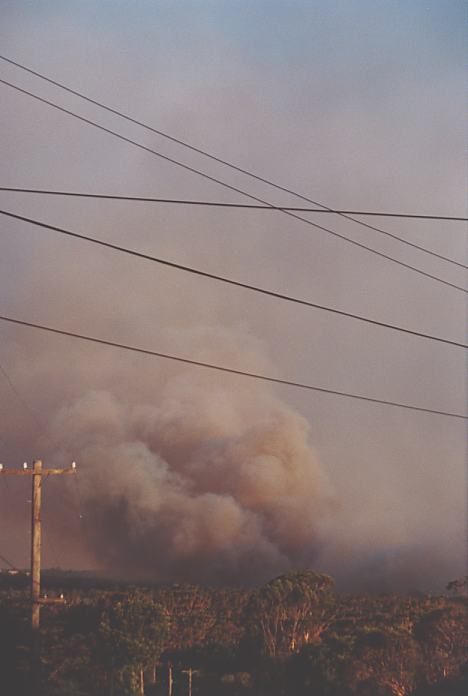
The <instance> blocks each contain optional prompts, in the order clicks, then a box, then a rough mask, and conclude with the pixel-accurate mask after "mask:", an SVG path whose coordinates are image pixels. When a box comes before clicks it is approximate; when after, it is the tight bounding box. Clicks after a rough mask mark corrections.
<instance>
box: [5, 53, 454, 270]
mask: <svg viewBox="0 0 468 696" xmlns="http://www.w3.org/2000/svg"><path fill="white" fill-rule="evenodd" d="M0 59H1V60H3V61H4V62H6V63H10V65H14V66H15V67H17V68H20V69H21V70H24V71H25V72H27V73H30V74H31V75H34V76H35V77H39V78H40V79H41V80H44V81H45V82H48V83H49V84H52V85H54V86H55V87H59V88H60V89H63V90H64V91H65V92H68V93H69V94H73V95H74V96H76V97H79V98H80V99H83V100H84V101H86V102H88V103H89V104H93V105H94V106H98V107H99V108H101V109H104V110H105V111H107V112H109V113H111V114H114V115H115V116H119V118H123V119H124V120H126V121H129V122H130V123H134V124H135V125H137V126H140V127H141V128H144V129H145V130H147V131H150V132H151V133H155V134H156V135H159V136H161V137H162V138H165V139H166V140H170V141H171V142H173V143H177V145H181V146H182V147H185V148H187V149H188V150H191V151H192V152H196V153H197V154H199V155H203V156H204V157H207V158H208V159H211V160H212V161H214V162H218V164H222V165H224V166H226V167H229V168H230V169H233V170H235V171H237V172H240V173H241V174H245V175H246V176H249V177H250V178H252V179H255V180H256V181H261V182H262V183H264V184H267V185H268V186H272V187H273V188H275V189H277V190H279V191H283V192H284V193H288V194H290V195H292V196H295V197H296V198H300V199H301V200H303V201H307V202H308V203H312V204H313V205H316V206H320V208H321V209H323V210H322V212H327V213H336V214H337V215H341V216H342V217H345V218H346V219H348V220H350V221H352V222H355V223H356V224H358V225H362V226H364V227H367V228H368V229H372V230H374V231H375V232H380V233H381V234H385V235H388V236H390V237H393V238H394V239H397V240H399V241H400V242H403V243H405V244H409V245H410V246H414V247H415V248H417V249H420V250H421V251H427V250H426V249H424V248H423V247H419V246H418V245H415V244H412V243H411V242H408V241H407V240H405V239H402V238H401V237H398V236H397V235H393V234H391V233H390V232H387V231H386V230H382V229H380V228H378V227H375V226H373V225H369V224H367V223H365V222H363V221H362V220H355V219H354V218H352V217H349V216H350V215H367V213H362V212H359V211H351V210H333V209H332V208H330V207H329V206H327V205H325V204H324V203H320V202H319V201H315V200H313V199H312V198H310V197H308V196H304V195H303V194H300V193H298V192H297V191H293V190H292V189H289V188H287V187H285V186H281V185H280V184H277V183H276V182H274V181H271V179H267V178H266V177H263V176H260V175H259V174H256V173H255V172H252V171H250V170H249V169H245V168H243V167H240V166H239V165H236V164H233V163H232V162H229V161H228V160H225V159H222V158H221V157H218V156H216V155H213V154H212V153H211V152H208V151H207V150H204V149H202V148H200V147H195V146H194V145H191V144H190V143H188V142H186V141H185V140H182V139H181V138H176V137H175V136H173V135H170V134H169V133H167V132H165V131H162V130H159V129H157V128H154V127H153V126H149V125H148V124H147V123H144V122H143V121H140V120H138V119H136V118H134V117H132V116H129V115H128V114H125V113H124V112H122V111H119V110H118V109H113V108H112V107H110V106H108V105H107V104H103V103H102V102H100V101H97V99H92V98H91V97H88V96H87V95H86V94H83V92H78V91H77V90H74V89H72V88H71V87H68V86H67V85H64V84H63V83H62V82H58V81H57V80H53V79H52V78H50V77H48V76H47V75H44V74H43V73H40V72H38V71H36V70H33V69H32V68H28V67H27V66H25V65H23V64H21V63H18V62H17V61H14V60H12V59H11V58H7V57H6V56H2V55H0ZM282 209H283V210H291V209H290V208H282ZM298 210H300V209H298ZM304 212H305V211H304ZM310 212H312V211H310ZM313 212H320V211H313ZM377 214H378V215H382V214H381V213H377ZM383 215H385V216H386V217H390V215H389V214H388V213H383ZM392 217H424V218H428V219H455V218H443V217H439V216H435V217H433V216H419V215H418V216H416V215H404V216H403V215H393V216H392ZM458 219H459V220H466V218H458ZM440 258H443V259H444V260H446V261H450V260H451V259H447V258H446V257H442V256H441V257H440ZM465 268H466V267H465Z"/></svg>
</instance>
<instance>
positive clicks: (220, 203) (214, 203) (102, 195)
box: [0, 186, 468, 268]
mask: <svg viewBox="0 0 468 696" xmlns="http://www.w3.org/2000/svg"><path fill="white" fill-rule="evenodd" d="M0 191H9V192H11V193H37V194H40V195H47V196H74V197H76V198H98V199H100V198H104V199H106V200H116V201H141V202H143V203H173V204H177V205H195V206H196V205H199V206H208V207H215V208H247V209H251V210H271V211H275V210H291V211H293V212H294V211H296V212H302V213H333V214H335V215H340V214H344V213H346V214H348V213H349V214H350V215H370V216H372V217H374V216H380V217H394V218H413V219H417V220H448V221H450V222H467V221H468V218H467V217H454V216H453V215H422V214H419V213H388V212H382V211H376V210H335V209H332V208H325V209H324V208H300V207H297V206H288V205H255V204H253V203H224V202H223V201H200V200H188V199H181V198H154V197H150V196H119V195H115V194H110V193H86V192H80V191H52V190H50V189H35V188H19V187H16V186H0ZM425 251H427V249H425ZM465 268H466V267H465Z"/></svg>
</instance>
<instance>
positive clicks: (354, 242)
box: [0, 79, 468, 293]
mask: <svg viewBox="0 0 468 696" xmlns="http://www.w3.org/2000/svg"><path fill="white" fill-rule="evenodd" d="M0 83H1V84H4V85H6V86H7V87H11V88H12V89H14V90H16V91H17V92H20V93H22V94H25V95H27V96H29V97H32V98H33V99H36V100H37V101H39V102H41V103H43V104H47V105H48V106H51V107H52V108H54V109H56V110H57V111H60V112H62V113H65V114H67V115H69V116H72V117H73V118H76V119H77V120H79V121H81V122H82V123H87V124H88V125H90V126H93V127H94V128H97V129H98V130H101V131H103V132H104V133H108V134H109V135H112V136H114V137H115V138H118V139H119V140H122V141H123V142H126V143H129V144H130V145H134V146H135V147H138V148H139V149H140V150H144V151H145V152H149V153H151V154H153V155H155V156H156V157H159V158H160V159H162V160H164V161H166V162H170V163H171V164H174V165H176V166H177V167H181V168H182V169H184V170H186V171H189V172H192V173H193V174H197V175H198V176H201V177H203V178H204V179H206V180H208V181H212V182H213V183H216V184H219V185H220V186H223V187H224V188H226V189H229V190H230V191H234V192H235V193H240V194H242V195H243V196H246V197H248V198H250V199H251V200H254V201H257V203H262V204H264V205H267V206H268V207H269V208H272V209H275V210H277V211H278V212H280V213H283V214H284V215H288V217H291V218H293V219H295V220H299V221H301V222H304V223H305V224H306V225H310V226H311V227H314V228H316V229H319V230H322V231H324V232H327V233H328V234H331V235H333V236H334V237H337V238H339V239H342V240H343V241H346V242H347V243H349V244H352V245H353V246H356V247H358V248H360V249H365V250H366V251H368V252H370V253H372V254H375V255H377V256H379V257H381V258H383V259H386V260H387V261H391V262H392V263H396V264H397V265H399V266H402V267H403V268H407V269H409V270H411V271H414V272H415V273H418V274H419V275H421V276H424V277H426V278H430V279H431V280H435V281H436V282H438V283H442V284H443V285H446V286H448V287H451V288H453V289H455V290H459V291H460V292H464V293H467V292H468V290H466V289H465V288H464V287H461V286H460V285H456V284H455V283H451V282H449V281H448V280H444V279H443V278H439V276H435V275H433V274H432V273H428V272H427V271H423V270H421V269H420V268H417V267H415V266H412V265H411V264H408V263H405V262H404V261H400V260H398V259H395V258H394V257H393V256H390V255H389V254H385V253H383V252H381V251H377V250H376V249H373V248H372V247H369V246H367V245H365V244H362V243H361V242H358V241H357V240H355V239H350V238H349V237H346V236H345V235H343V234H340V233H339V232H336V231H335V230H331V229H330V228H328V227H324V226H323V225H319V224H318V223H316V222H312V220H309V219H307V218H304V217H302V216H300V215H297V214H296V213H293V212H290V211H288V210H284V209H283V208H278V207H277V206H275V205H274V204H272V203H269V202H268V201H266V200H264V199H262V198H259V197H258V196H254V195H253V194H251V193H247V192H246V191H244V190H242V189H240V188H238V187H236V186H232V185H231V184H228V183H227V182H225V181H222V180H221V179H218V178H216V177H214V176H211V175H210V174H206V173H205V172H203V171H201V170H199V169H196V168H195V167H191V166H190V165H188V164H185V163H183V162H180V161H179V160H176V159H174V158H173V157H169V156H168V155H164V154H162V153H161V152H158V151H157V150H154V149H153V148H150V147H147V146H146V145H143V144H142V143H139V142H138V141H136V140H132V139H131V138H127V137H126V136H125V135H122V134H121V133H118V132H117V131H114V130H112V129H110V128H107V127H106V126H102V125H101V124H99V123H96V122H95V121H92V120H91V119H89V118H85V117H84V116H80V115H79V114H77V113H75V112H74V111H71V110H70V109H65V108H64V107H62V106H59V105H58V104H56V103H55V102H52V101H50V100H48V99H44V98H43V97H40V96H39V95H37V94H34V93H33V92H30V91H28V90H26V89H23V88H22V87H19V86H18V85H15V84H13V83H11V82H8V81H7V80H3V79H0ZM364 224H366V223H364Z"/></svg>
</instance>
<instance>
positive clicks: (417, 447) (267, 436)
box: [0, 0, 466, 590]
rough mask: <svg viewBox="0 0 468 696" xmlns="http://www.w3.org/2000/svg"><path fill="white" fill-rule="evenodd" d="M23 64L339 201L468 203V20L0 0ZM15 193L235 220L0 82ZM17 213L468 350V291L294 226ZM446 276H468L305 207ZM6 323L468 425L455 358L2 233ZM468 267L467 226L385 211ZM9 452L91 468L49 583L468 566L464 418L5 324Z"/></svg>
mask: <svg viewBox="0 0 468 696" xmlns="http://www.w3.org/2000/svg"><path fill="white" fill-rule="evenodd" d="M0 8H1V14H2V17H1V20H2V21H1V29H0V35H1V45H2V52H3V53H4V54H6V55H8V56H10V57H12V58H14V59H16V60H18V61H20V62H24V63H25V64H27V65H30V66H31V67H33V68H35V69H37V70H39V71H40V72H44V73H46V74H48V75H50V76H52V77H55V78H56V79H58V80H60V81H63V82H65V83H66V84H68V85H70V86H72V87H74V88H75V89H78V90H82V91H84V92H85V93H87V94H89V95H90V96H93V97H95V98H97V99H99V100H102V101H103V102H105V103H107V104H109V105H111V106H114V107H115V108H118V109H122V110H123V111H125V112H128V113H129V114H131V115H133V116H136V117H137V118H140V119H141V120H143V121H145V122H147V123H149V124H151V125H153V126H155V127H156V128H159V129H162V130H166V131H168V132H170V133H171V134H172V135H174V136H176V137H180V138H182V139H186V140H188V141H190V142H191V143H193V144H195V145H197V146H199V147H202V148H206V149H208V150H210V151H212V152H213V153H215V154H217V155H219V156H221V157H223V158H226V159H228V160H231V161H233V162H235V163H238V164H240V165H241V166H245V167H247V168H250V169H252V170H254V171H256V172H258V173H260V174H263V175H265V176H267V177H268V178H271V179H272V180H274V181H278V182H279V183H281V184H283V185H285V186H288V187H291V188H293V189H295V190H297V191H299V192H302V193H303V194H305V195H308V196H311V197H312V198H314V199H315V200H319V201H321V202H324V203H326V204H327V205H330V206H335V207H338V208H339V207H342V208H362V209H376V210H377V209H381V210H395V211H409V212H413V211H415V212H419V211H422V212H428V213H432V212H433V213H439V214H449V215H450V214H461V215H463V214H464V213H465V198H464V190H465V184H466V179H465V173H464V153H463V150H464V131H465V125H464V117H463V108H464V106H463V99H464V83H463V77H462V74H463V72H462V71H463V66H464V48H463V44H464V23H465V16H464V15H465V7H464V3H462V2H461V1H460V2H458V1H457V0H453V1H452V2H449V3H446V2H440V1H434V0H429V1H426V2H419V0H415V1H413V2H411V3H406V2H397V1H393V2H383V1H382V2H380V1H379V2H375V1H373V2H370V1H367V0H351V1H350V0H347V1H341V2H340V1H338V2H333V3H330V2H315V1H313V2H303V1H300V0H297V1H295V2H290V1H286V0H283V1H279V2H266V1H263V0H257V1H256V2H247V1H246V0H245V1H244V0H239V1H226V2H224V1H222V2H210V1H209V0H199V1H195V0H194V1H192V2H189V1H183V2H146V1H143V0H141V1H139V2H128V1H126V2H124V1H123V0H122V1H120V2H118V1H116V2H101V3H96V2H83V1H80V2H78V1H75V0H70V1H69V2H66V3H63V2H53V1H51V2H43V1H39V2H35V3H28V2H24V1H23V0H15V1H14V2H1V3H0ZM0 68H1V70H0V72H1V75H2V76H3V77H4V78H5V79H7V80H10V81H13V82H16V83H18V84H20V85H21V86H23V87H25V88H26V89H31V90H32V91H35V92H36V93H40V94H41V95H42V96H45V97H46V98H49V99H52V100H54V101H57V102H59V103H60V104H62V105H63V106H65V107H67V108H71V109H73V110H76V111H78V112H79V113H80V114H82V115H84V116H87V117H89V118H92V119H94V120H98V121H99V122H100V123H102V124H103V125H105V126H107V127H110V128H113V129H116V130H119V131H120V132H121V133H122V134H124V135H127V136H128V137H131V138H134V139H137V140H139V141H140V142H142V143H143V144H145V145H147V146H149V147H152V148H155V149H158V150H160V151H161V152H162V153H164V154H167V155H169V156H171V157H175V158H177V159H180V160H182V161H184V162H186V163H187V164H189V165H191V166H195V167H198V168H204V169H205V170H206V171H207V172H209V173H210V174H211V175H213V176H218V177H220V178H223V179H224V180H226V181H228V182H229V183H231V184H232V185H235V186H238V187H240V188H244V189H246V190H248V191H249V192H251V193H253V194H254V195H258V196H260V197H263V198H265V199H266V200H269V201H271V202H275V203H277V204H283V205H286V204H293V205H294V204H298V201H297V199H296V200H295V199H294V198H292V197H289V196H287V195H286V194H281V195H280V193H279V192H278V191H274V190H273V189H271V188H269V187H268V186H264V185H260V184H259V183H258V182H254V181H252V180H249V179H247V178H246V177H244V176H242V175H240V174H235V173H233V172H232V171H230V170H227V169H225V168H223V167H222V166H220V165H215V164H214V163H213V162H209V161H206V160H203V158H201V157H200V156H196V155H195V154H194V153H190V152H188V151H185V150H183V149H182V148H180V147H178V146H176V145H174V144H170V143H168V142H167V141H165V140H163V139H162V138H159V137H158V136H156V135H154V134H149V133H148V132H145V131H143V130H141V129H139V128H137V127H136V126H131V125H130V124H128V123H125V122H122V121H119V120H118V119H117V118H116V117H112V116H111V115H109V114H105V113H104V112H101V111H100V110H99V109H97V108H94V107H91V106H90V105H86V104H84V103H82V102H80V100H78V99H77V98H73V97H71V96H70V95H66V94H64V93H61V92H60V90H58V89H56V88H53V87H52V86H50V85H46V84H45V83H41V82H40V81H39V80H37V79H34V78H33V77H31V76H27V75H26V74H25V73H21V71H19V70H17V69H14V68H13V67H12V66H7V65H6V64H2V65H1V66H0ZM0 94H1V119H2V123H1V126H2V156H1V183H2V185H7V186H8V185H10V186H22V187H36V188H51V189H70V190H78V191H92V192H101V193H116V194H130V195H131V194H134V195H142V196H157V197H168V198H177V197H180V198H193V199H197V198H204V199H211V200H224V201H231V202H232V201H240V200H241V197H240V196H237V197H236V196H235V195H234V194H232V193H229V192H227V191H226V190H224V189H222V188H220V187H217V186H216V185H215V184H212V183H209V182H206V181H203V180H202V179H200V178H197V177H196V176H194V175H191V174H189V173H188V172H183V171H182V170H180V169H177V168H176V167H174V166H172V165H170V164H168V163H165V162H163V161H162V160H158V159H157V158H155V157H153V156H152V155H150V154H147V153H144V152H142V151H140V150H137V149H135V148H132V147H131V146H129V145H127V144H125V143H122V142H119V141H117V140H115V139H113V138H112V137H111V136H108V135H106V134H104V133H102V132H98V131H96V130H93V129H92V128H90V127H86V126H85V125H83V124H80V123H78V122H76V121H74V120H73V119H71V118H69V117H67V116H65V115H63V114H59V113H57V112H54V111H52V110H50V109H49V108H47V107H45V106H44V105H41V104H38V103H36V102H34V101H32V100H29V99H28V98H27V97H25V96H23V95H20V94H18V93H15V92H13V91H11V90H10V89H9V88H7V87H5V86H1V91H0ZM1 207H2V208H4V209H6V210H10V211H12V212H16V213H19V214H24V215H29V216H31V217H34V218H38V219H40V220H43V221H45V222H48V223H50V224H55V225H59V226H63V227H66V228H69V229H71V230H74V231H78V232H82V233H84V234H89V235H91V236H96V237H99V238H102V239H106V240H110V241H113V242H115V243H120V244H123V245H126V246H130V247H132V248H135V249H139V250H142V251H145V252H148V253H153V254H156V255H160V256H164V257H166V258H169V259H172V260H174V261H177V262H179V263H186V264H188V265H193V266H196V267H199V268H202V269H204V270H207V271H209V272H214V273H219V274H225V275H228V276H231V277H233V278H236V279H239V280H243V281H245V282H251V283H254V284H258V285H262V286H264V287H267V288H271V289H274V290H276V291H279V292H286V293H289V294H292V295H296V296H300V297H304V298H307V299H310V300H312V301H314V302H318V303H322V304H325V305H330V306H334V307H335V306H336V307H338V308H342V309H345V310H346V311H350V312H357V313H359V314H363V315H368V316H371V317H374V318H376V319H379V320H381V321H387V322H390V323H395V324H399V325H404V326H408V327H411V328H414V329H416V330H419V331H424V332H427V333H434V334H437V335H440V336H446V337H449V338H452V339H454V340H459V341H460V340H463V325H464V295H463V293H461V292H458V291H456V290H454V289H453V288H449V287H447V286H444V285H442V284H440V283H436V282H435V281H432V280H430V279H425V278H423V277H421V276H418V275H416V274H415V273H413V272H411V271H409V270H407V269H404V268H402V267H400V266H397V265H395V264H392V263H390V262H388V261H385V260H384V259H379V258H378V257H376V256H373V255H371V254H369V253H367V252H365V251H363V250H360V249H358V248H356V247H353V246H350V245H347V244H345V243H344V242H342V241H341V240H339V239H336V238H333V237H331V236H329V235H327V234H326V233H324V232H321V231H320V230H316V229H314V228H311V227H308V226H306V225H303V224H301V223H299V222H295V221H294V220H291V219H290V218H287V217H286V216H285V215H282V214H281V213H277V212H276V213H274V212H263V211H241V210H226V209H224V210H221V209H208V208H189V207H170V206H164V205H154V204H143V203H138V204H137V203H121V202H102V201H91V200H76V199H60V198H45V197H39V196H25V195H21V194H11V193H2V194H1ZM309 217H310V219H312V220H314V221H316V222H318V223H321V224H325V225H328V226H330V227H331V228H333V229H335V230H337V231H339V232H341V233H343V234H346V235H347V236H350V237H352V238H354V239H356V240H358V241H361V242H363V243H365V244H369V245H370V246H374V247H375V248H378V249H379V250H381V251H382V252H384V253H388V254H390V255H393V256H395V257H397V258H399V259H400V260H402V261H404V262H406V263H410V264H414V265H416V266H418V267H420V268H423V269H425V270H426V271H427V272H429V273H433V274H435V275H439V276H440V277H443V278H445V279H446V280H449V281H451V282H454V283H457V284H461V283H463V281H464V277H463V273H462V271H461V269H457V268H455V267H453V266H451V265H450V264H448V263H446V262H443V261H440V260H436V259H434V258H432V257H428V256H427V255H425V254H423V253H421V252H418V251H416V250H412V249H410V248H407V247H404V246H402V245H400V244H398V243H397V242H395V241H392V240H389V239H386V238H384V237H382V236H381V235H378V234H377V233H375V232H372V231H370V230H365V229H363V228H362V227H359V226H357V225H354V224H353V223H351V222H348V221H345V220H343V219H340V218H338V217H337V216H319V215H310V216H309ZM1 222H2V227H1V253H0V279H1V280H0V283H1V299H0V305H1V307H0V308H1V313H4V314H8V315H12V316H16V317H18V318H22V319H25V320H30V321H34V322H38V323H44V324H49V325H52V326H57V327H59V328H63V329H65V330H71V331H77V332H82V333H88V334H91V335H96V336H99V337H102V338H105V339H109V340H115V341H119V342H123V343H131V344H134V345H140V346H142V347H147V348H151V349H154V350H158V351H166V352H169V353H173V354H176V355H180V356H183V357H188V358H193V359H196V360H202V361H207V362H215V363H218V364H223V365H226V366H229V367H234V368H236V369H241V370H248V371H253V372H255V371H257V372H264V373H266V374H271V375H274V376H279V377H283V378H286V379H290V380H295V381H304V382H307V383H310V384H315V385H317V386H323V387H327V388H331V389H338V390H343V391H348V392H356V393H359V394H364V395H368V396H375V397H377V398H379V397H380V398H385V399H389V400H394V401H402V402H407V403H412V404H416V405H421V406H425V407H428V408H436V409H441V410H450V411H457V412H463V411H464V408H465V403H464V402H465V398H464V396H465V394H464V362H463V360H464V356H463V351H461V350H460V349H457V348H452V347H449V346H447V345H442V344H437V343H432V342H429V341H426V340H423V339H418V338H414V337H411V336H405V335H403V334H397V333H394V332H391V331H387V330H384V329H380V328H377V327H372V326H369V325H366V324H362V323H359V322H353V321H351V320H348V319H345V318H340V317H336V316H334V315H330V314H327V313H324V312H320V311H317V310H312V309H308V308H306V307H300V306H298V305H293V304H290V303H285V302H280V301H277V300H274V299H272V298H268V297H263V296H260V295H255V294H252V293H249V292H248V291H243V290H240V289H236V288H230V287H227V286H223V285H220V284H216V283H214V282H213V281H210V280H207V279H202V278H196V277H192V276H188V275H184V274H182V273H180V272H178V271H174V270H171V269H168V268H164V267H160V266H158V265H155V264H151V263H149V262H144V261H141V260H138V259H134V258H130V257H125V256H122V255H119V254H117V253H115V252H112V251H109V250H105V249H99V248H96V247H93V246H89V245H86V244H84V243H82V242H78V241H76V240H72V239H67V238H64V237H61V236H59V235H57V234H55V233H54V232H51V231H50V232H49V231H46V230H43V229H39V228H34V227H31V226H28V225H27V224H24V223H19V222H13V221H11V220H8V219H6V218H4V219H2V221H1ZM374 222H377V224H379V225H380V226H381V227H383V228H385V229H387V230H389V231H391V232H394V233H396V234H399V235H401V236H404V237H405V238H407V239H409V240H412V241H415V242H416V243H418V244H422V245H424V246H427V247H428V248H430V249H433V250H434V251H437V252H439V253H442V254H444V255H447V256H451V257H453V258H456V259H458V260H460V261H462V262H463V261H464V259H465V258H466V253H465V247H466V228H465V227H464V225H463V224H460V223H457V224H454V223H448V222H440V221H439V222H421V221H408V220H396V219H395V220H390V219H386V220H378V221H377V220H375V221H374ZM0 364H1V365H2V368H3V370H4V372H2V373H1V374H0V399H1V401H0V419H1V420H0V438H1V440H0V453H1V456H0V460H1V461H3V462H4V463H6V464H9V465H15V466H19V465H21V463H22V462H23V461H24V460H29V461H30V460H31V459H32V458H33V457H38V456H40V457H42V458H43V459H44V461H45V462H46V463H47V464H53V465H57V466H63V465H68V464H69V463H70V462H71V461H72V460H76V461H77V462H78V466H79V473H78V476H77V478H76V481H69V480H68V479H67V480H65V479H60V478H59V477H55V478H54V479H53V480H52V479H51V480H48V481H47V483H46V484H45V491H44V518H45V523H44V533H45V542H44V543H45V565H46V566H57V565H60V566H61V567H63V568H68V567H73V568H98V569H100V570H103V571H105V572H107V573H111V574H113V575H115V576H119V577H121V576H126V577H145V578H154V579H161V580H164V581H182V580H184V581H185V580H189V581H200V582H207V583H214V582H216V583H219V582H225V583H242V582H243V583H250V582H260V581H262V580H265V579H268V578H270V577H272V576H274V575H277V574H279V573H281V572H285V571H287V570H291V569H297V568H304V567H312V568H315V569H317V570H321V571H324V572H329V573H331V574H332V575H334V576H335V578H336V579H337V580H338V582H339V584H340V586H342V587H346V588H348V589H355V588H371V589H378V590H386V589H412V588H421V589H428V588H440V587H443V585H444V584H445V583H446V582H447V581H448V580H450V579H452V578H454V577H457V576H459V575H461V574H463V573H464V572H465V567H466V551H465V540H466V475H465V453H464V438H465V428H464V424H463V422H462V421H459V420H455V419H450V418H445V417H437V416H432V415H429V414H422V413H418V412H415V411H414V412H412V411H406V410H399V409H395V408H390V407H384V406H376V405H372V404H367V403H364V402H359V401H354V400H349V399H345V398H338V397H333V396H327V395H325V394H319V393H314V392H301V391H299V390H296V389H293V388H288V387H274V386H270V385H266V384H264V383H260V382H254V381H252V380H249V379H247V378H243V377H236V376H232V375H223V374H220V373H215V372H209V371H207V370H203V369H201V368H195V367H193V368H192V367H188V366H181V365H180V364H177V363H171V362H168V361H164V360H160V359H156V358H151V357H145V356H143V355H134V354H131V353H126V352H124V351H120V350H117V349H112V348H108V347H104V346H98V345H91V344H84V343H80V342H77V341H73V340H71V339H68V338H64V337H59V336H52V335H47V334H42V333H40V332H38V331H32V330H30V329H26V328H20V327H13V326H11V325H6V324H1V325H0ZM29 498H30V495H29V489H28V487H27V486H26V485H25V482H24V479H19V480H14V479H13V478H10V479H7V477H4V478H3V480H0V505H1V528H0V529H1V531H0V553H2V554H4V555H5V556H6V557H7V558H9V559H10V560H11V561H12V562H13V563H15V564H17V565H19V566H22V567H24V566H26V565H27V558H28V525H29V511H30V501H29Z"/></svg>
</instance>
